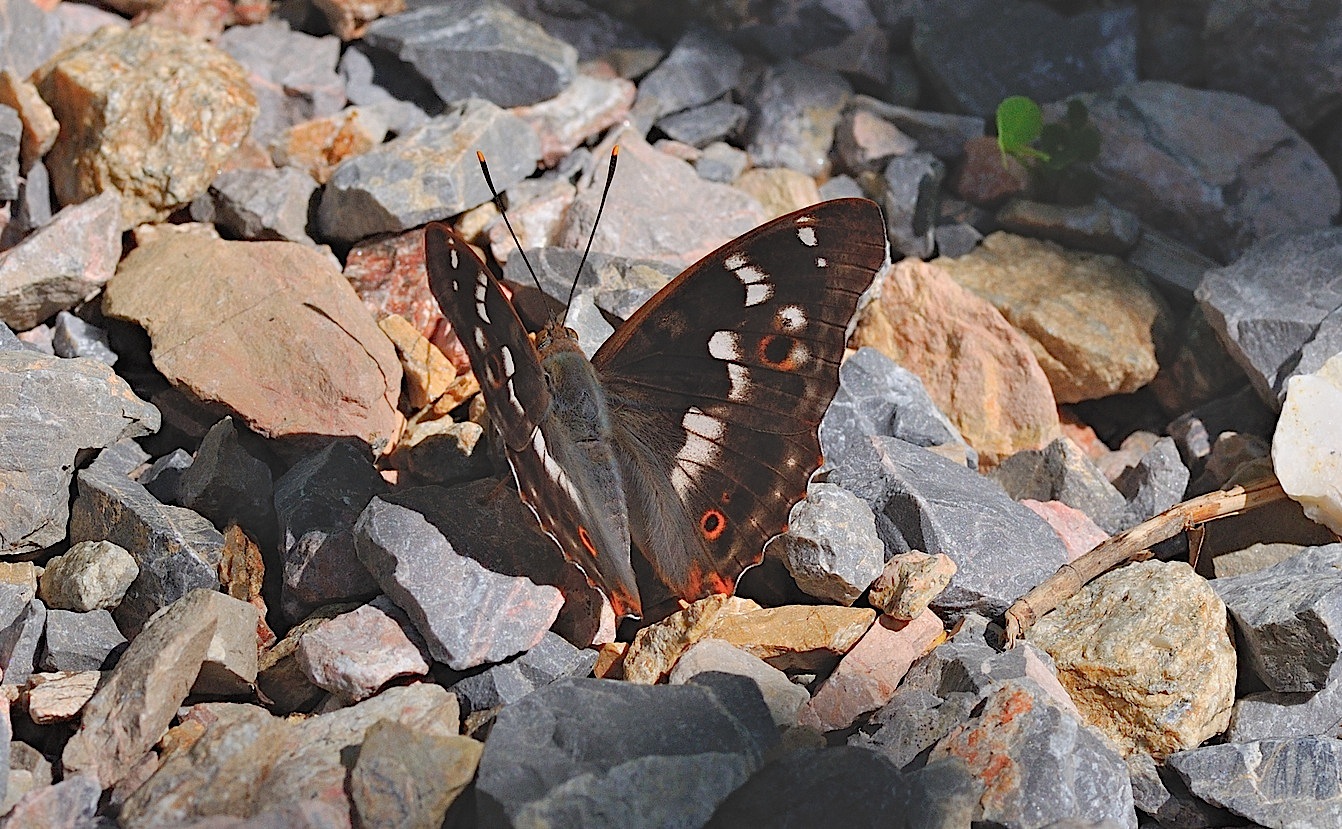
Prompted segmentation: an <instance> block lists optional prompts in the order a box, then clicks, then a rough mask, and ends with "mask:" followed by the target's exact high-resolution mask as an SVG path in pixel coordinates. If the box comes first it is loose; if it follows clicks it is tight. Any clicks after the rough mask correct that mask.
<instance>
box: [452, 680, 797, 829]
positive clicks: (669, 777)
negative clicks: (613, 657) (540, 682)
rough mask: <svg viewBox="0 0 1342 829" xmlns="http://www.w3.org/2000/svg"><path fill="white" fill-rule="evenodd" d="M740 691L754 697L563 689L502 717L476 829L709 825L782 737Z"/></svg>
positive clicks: (596, 685) (481, 781) (595, 686)
mask: <svg viewBox="0 0 1342 829" xmlns="http://www.w3.org/2000/svg"><path fill="white" fill-rule="evenodd" d="M720 676H721V675H720ZM736 679H739V678H736ZM740 682H741V683H743V684H744V685H745V686H748V690H749V692H750V694H753V697H752V696H751V695H750V694H737V695H729V696H727V697H725V698H724V696H723V695H722V694H721V693H720V692H719V691H718V690H716V689H712V690H711V689H709V688H707V687H702V686H698V685H675V686H668V685H635V684H632V683H624V682H613V681H609V680H597V679H563V680H559V681H558V682H554V683H551V684H550V685H547V686H545V687H543V688H541V689H540V690H538V691H536V692H535V693H533V694H531V695H529V696H527V697H524V698H523V699H521V700H519V701H518V702H516V703H514V704H512V705H509V706H506V707H504V708H503V709H502V710H501V711H500V712H499V714H498V717H497V719H496V720H495V723H494V726H493V728H492V730H491V731H490V735H489V740H488V742H486V743H485V753H484V756H483V757H481V759H480V772H479V776H478V777H477V779H476V819H477V822H478V825H479V826H480V827H482V829H490V828H491V827H500V826H523V825H546V824H548V825H565V826H579V825H603V824H609V823H618V824H620V825H622V826H627V827H630V828H631V829H637V827H668V826H685V827H690V826H701V825H703V824H704V823H705V822H706V821H707V820H708V818H709V816H710V815H712V813H713V811H714V809H716V808H717V806H718V804H719V803H720V802H721V801H722V800H723V799H724V798H726V797H727V795H728V794H730V793H731V792H732V791H733V790H734V789H736V788H737V787H738V786H740V785H741V784H742V783H744V782H745V781H746V779H747V778H748V777H749V776H750V775H751V774H752V773H753V772H754V771H755V770H756V769H758V768H759V767H760V764H761V762H762V761H763V757H764V753H765V752H766V751H767V750H768V749H769V748H770V747H771V746H772V745H773V744H774V743H775V742H776V741H777V739H778V735H777V731H776V730H775V728H774V726H773V722H772V720H771V719H770V716H769V712H768V709H767V708H766V707H765V705H764V702H763V700H762V699H761V698H760V696H759V693H758V690H757V689H756V688H755V687H754V685H753V683H750V682H749V681H748V680H744V679H741V680H740ZM686 723H693V728H686V727H685V724H686Z"/></svg>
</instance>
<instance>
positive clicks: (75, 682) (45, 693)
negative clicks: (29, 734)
mask: <svg viewBox="0 0 1342 829" xmlns="http://www.w3.org/2000/svg"><path fill="white" fill-rule="evenodd" d="M102 678H103V674H102V672H101V671H77V672H75V673H54V674H45V673H44V674H33V675H32V676H30V677H28V684H27V685H26V686H25V687H24V690H23V696H22V697H21V698H20V701H21V702H22V703H23V704H24V705H25V706H26V707H27V709H28V718H29V719H31V720H32V721H33V722H34V723H36V724H37V725H52V724H53V723H59V722H69V721H70V720H73V719H75V718H76V717H78V716H79V714H80V712H81V711H82V710H83V708H84V706H85V705H86V704H88V701H89V700H90V699H92V698H93V693H94V691H96V690H98V685H99V684H100V683H101V682H102Z"/></svg>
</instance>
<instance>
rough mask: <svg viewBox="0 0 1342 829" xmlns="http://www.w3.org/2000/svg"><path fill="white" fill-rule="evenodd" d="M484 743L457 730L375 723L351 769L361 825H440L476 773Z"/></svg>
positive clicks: (351, 785) (351, 789) (352, 792)
mask: <svg viewBox="0 0 1342 829" xmlns="http://www.w3.org/2000/svg"><path fill="white" fill-rule="evenodd" d="M483 750H484V746H482V745H481V744H480V743H478V742H476V741H475V740H472V739H471V738H469V737H463V736H460V735H457V734H429V733H425V732H424V731H421V730H419V729H416V728H413V727H411V726H409V725H405V724H403V723H398V722H388V721H383V722H378V723H374V724H373V726H372V727H371V728H369V729H368V731H367V732H366V733H365V735H364V739H363V742H362V744H360V745H359V747H358V753H359V757H358V759H357V760H356V761H355V762H354V767H353V768H352V769H350V780H349V793H350V801H351V803H352V804H353V806H354V811H355V813H356V814H357V815H358V821H357V825H359V826H369V827H372V826H406V827H411V826H425V827H429V826H441V825H443V824H444V823H449V822H451V821H450V820H449V821H445V820H444V818H445V816H446V815H447V812H448V808H449V807H450V806H451V805H452V803H453V801H455V800H456V799H457V797H458V796H459V795H460V794H461V793H462V791H463V790H464V789H465V788H466V787H467V786H468V785H469V784H470V782H471V780H472V779H473V778H474V777H475V769H476V766H477V764H478V763H479V761H480V753H481V752H482V751H483Z"/></svg>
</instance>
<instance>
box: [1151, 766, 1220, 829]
mask: <svg viewBox="0 0 1342 829" xmlns="http://www.w3.org/2000/svg"><path fill="white" fill-rule="evenodd" d="M1127 763H1128V774H1129V776H1130V777H1131V778H1132V800H1133V804H1134V805H1136V807H1137V809H1138V810H1139V811H1141V812H1144V813H1146V814H1148V815H1150V816H1151V817H1153V818H1155V819H1156V820H1157V821H1159V823H1160V825H1161V826H1180V827H1188V829H1204V827H1205V829H1210V828H1211V827H1217V826H1233V825H1235V824H1236V823H1237V822H1238V821H1237V820H1236V818H1235V816H1234V815H1232V814H1230V813H1229V812H1227V811H1226V810H1225V809H1218V808H1216V807H1215V806H1212V805H1210V804H1208V803H1206V802H1205V801H1203V800H1200V799H1199V798H1197V797H1194V796H1193V793H1192V792H1190V791H1189V790H1188V786H1186V785H1184V782H1183V780H1181V779H1180V778H1179V775H1177V774H1175V773H1174V769H1172V768H1169V767H1168V766H1165V765H1163V764H1162V765H1156V761H1155V760H1153V759H1152V758H1151V755H1149V754H1147V753H1145V752H1142V751H1137V752H1133V753H1132V754H1130V755H1128V757H1127Z"/></svg>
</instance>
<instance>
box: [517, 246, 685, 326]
mask: <svg viewBox="0 0 1342 829" xmlns="http://www.w3.org/2000/svg"><path fill="white" fill-rule="evenodd" d="M527 258H529V259H530V260H531V265H532V267H534V268H535V269H536V276H537V277H539V279H540V283H541V287H542V288H543V289H544V290H545V293H547V294H549V295H550V296H551V297H554V298H556V299H559V300H563V299H564V298H566V297H567V296H568V292H569V287H570V286H571V285H572V284H573V282H574V276H573V275H574V273H577V272H578V262H579V261H581V260H582V251H581V250H573V249H572V248H555V247H545V248H533V249H532V250H529V251H527ZM679 273H680V271H679V269H678V268H676V267H675V266H674V265H669V264H667V263H666V262H662V261H659V260H656V259H630V258H627V257H623V256H614V255H612V254H608V253H599V252H597V253H592V254H591V255H589V256H588V257H587V263H586V264H584V265H583V269H582V272H581V273H578V276H577V291H578V292H580V293H583V292H586V293H590V294H591V295H592V296H593V298H594V300H595V303H596V306H597V307H598V308H600V309H601V310H603V311H605V312H606V313H609V314H613V315H615V316H617V317H619V318H620V319H627V318H628V317H630V316H632V315H633V313H634V312H635V311H637V310H638V309H639V307H640V306H642V305H643V303H644V302H647V301H648V300H649V299H651V298H652V295H653V294H655V293H657V292H658V291H659V290H661V289H662V287H663V286H665V285H666V283H668V282H670V281H671V280H672V279H674V278H675V277H676V276H677V275H678V274H679ZM503 276H504V278H505V279H507V280H510V281H512V282H517V283H525V282H530V281H531V278H530V276H529V275H528V274H527V270H526V265H525V264H524V263H523V262H522V261H521V257H516V256H512V257H509V258H508V264H506V265H505V266H504V268H503Z"/></svg>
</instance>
